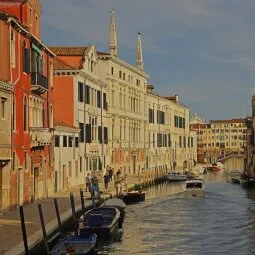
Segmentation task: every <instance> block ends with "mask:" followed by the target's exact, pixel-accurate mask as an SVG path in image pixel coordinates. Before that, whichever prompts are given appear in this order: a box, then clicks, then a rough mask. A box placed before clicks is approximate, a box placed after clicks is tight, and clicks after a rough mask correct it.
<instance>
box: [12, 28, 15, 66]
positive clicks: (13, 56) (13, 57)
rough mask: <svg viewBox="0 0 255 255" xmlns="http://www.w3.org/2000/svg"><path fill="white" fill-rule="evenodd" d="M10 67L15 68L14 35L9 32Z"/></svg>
mask: <svg viewBox="0 0 255 255" xmlns="http://www.w3.org/2000/svg"><path fill="white" fill-rule="evenodd" d="M11 66H12V67H15V34H14V31H13V30H12V31H11Z"/></svg>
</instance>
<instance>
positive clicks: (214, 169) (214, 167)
mask: <svg viewBox="0 0 255 255" xmlns="http://www.w3.org/2000/svg"><path fill="white" fill-rule="evenodd" d="M207 170H209V171H220V170H221V169H220V168H219V167H218V166H208V167H207Z"/></svg>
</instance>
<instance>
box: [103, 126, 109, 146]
mask: <svg viewBox="0 0 255 255" xmlns="http://www.w3.org/2000/svg"><path fill="white" fill-rule="evenodd" d="M104 143H105V144H108V127H104Z"/></svg>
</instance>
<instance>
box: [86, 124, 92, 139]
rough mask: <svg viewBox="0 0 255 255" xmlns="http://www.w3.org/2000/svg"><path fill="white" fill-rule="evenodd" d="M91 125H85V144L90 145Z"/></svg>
mask: <svg viewBox="0 0 255 255" xmlns="http://www.w3.org/2000/svg"><path fill="white" fill-rule="evenodd" d="M91 142H92V137H91V124H86V143H91Z"/></svg>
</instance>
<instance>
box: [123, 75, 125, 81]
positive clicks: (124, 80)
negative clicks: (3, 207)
mask: <svg viewBox="0 0 255 255" xmlns="http://www.w3.org/2000/svg"><path fill="white" fill-rule="evenodd" d="M123 80H124V81H125V80H126V74H125V73H123Z"/></svg>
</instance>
